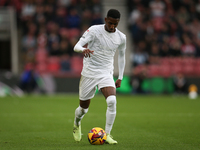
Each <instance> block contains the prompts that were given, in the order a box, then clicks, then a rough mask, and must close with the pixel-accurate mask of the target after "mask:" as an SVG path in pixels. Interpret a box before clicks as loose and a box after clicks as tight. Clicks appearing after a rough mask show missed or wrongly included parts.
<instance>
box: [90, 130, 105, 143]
mask: <svg viewBox="0 0 200 150" xmlns="http://www.w3.org/2000/svg"><path fill="white" fill-rule="evenodd" d="M106 139H107V136H106V132H105V131H104V130H103V129H102V128H99V127H95V128H92V129H91V130H90V132H89V133H88V141H89V142H90V144H92V145H103V144H104V143H105V141H106Z"/></svg>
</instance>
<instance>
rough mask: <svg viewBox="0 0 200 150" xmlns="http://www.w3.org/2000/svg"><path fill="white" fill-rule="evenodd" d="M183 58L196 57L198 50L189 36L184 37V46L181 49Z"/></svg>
mask: <svg viewBox="0 0 200 150" xmlns="http://www.w3.org/2000/svg"><path fill="white" fill-rule="evenodd" d="M181 52H182V55H183V56H193V57H194V56H195V53H196V48H195V46H194V45H193V43H192V41H191V39H190V38H189V37H188V36H187V35H185V34H184V35H183V45H182V47H181Z"/></svg>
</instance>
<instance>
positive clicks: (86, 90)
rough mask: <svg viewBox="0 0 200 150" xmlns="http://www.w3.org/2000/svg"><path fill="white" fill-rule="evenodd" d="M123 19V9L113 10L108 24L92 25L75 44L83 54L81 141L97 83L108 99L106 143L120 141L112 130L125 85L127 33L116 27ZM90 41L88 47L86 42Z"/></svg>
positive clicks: (78, 114)
mask: <svg viewBox="0 0 200 150" xmlns="http://www.w3.org/2000/svg"><path fill="white" fill-rule="evenodd" d="M119 21H120V12H119V11H118V10H116V9H110V10H109V11H108V12H107V16H106V17H105V24H101V25H94V26H91V27H90V28H89V29H88V30H87V31H85V33H84V34H83V35H82V37H81V38H80V40H79V41H78V42H77V43H76V45H75V46H74V51H75V52H79V53H82V54H83V55H84V59H83V69H82V72H81V79H80V84H79V99H80V104H79V106H78V108H77V109H76V110H75V119H74V129H73V136H74V139H75V141H80V140H81V120H82V118H83V117H84V115H85V114H86V113H87V112H88V108H89V105H90V100H91V99H92V98H93V97H94V95H95V91H96V86H97V87H98V90H100V91H101V92H102V94H103V95H104V97H105V99H106V102H107V111H106V125H105V132H106V134H107V140H106V143H108V144H117V141H115V140H114V139H113V138H112V136H111V135H110V132H111V130H112V127H113V123H114V120H115V116H116V103H117V102H116V88H119V87H120V86H121V81H122V79H123V73H124V68H125V49H126V35H125V34H123V33H122V32H120V31H119V30H118V29H117V28H116V27H117V25H118V23H119ZM86 44H87V48H85V47H84V45H86ZM116 50H118V51H119V53H118V54H119V55H118V66H119V76H118V79H117V80H116V82H114V79H113V70H114V66H113V62H114V55H115V52H116Z"/></svg>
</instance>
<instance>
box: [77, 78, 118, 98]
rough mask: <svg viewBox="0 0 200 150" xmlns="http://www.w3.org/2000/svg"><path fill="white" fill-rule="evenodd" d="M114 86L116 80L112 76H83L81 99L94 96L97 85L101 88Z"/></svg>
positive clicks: (80, 86)
mask: <svg viewBox="0 0 200 150" xmlns="http://www.w3.org/2000/svg"><path fill="white" fill-rule="evenodd" d="M110 86H111V87H114V88H116V86H115V81H114V79H113V77H112V76H107V77H102V78H88V77H85V76H81V79H80V83H79V99H80V100H88V99H91V98H93V97H94V95H95V92H96V87H98V90H100V89H101V88H103V87H110Z"/></svg>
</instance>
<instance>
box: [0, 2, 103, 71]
mask: <svg viewBox="0 0 200 150" xmlns="http://www.w3.org/2000/svg"><path fill="white" fill-rule="evenodd" d="M11 5H12V6H14V7H15V8H16V10H17V20H18V29H21V31H22V40H21V53H22V54H23V58H22V60H23V63H24V64H25V68H29V66H30V64H32V66H35V68H36V70H37V71H38V72H40V73H43V72H51V73H55V74H59V73H65V72H68V73H70V72H72V73H73V74H76V73H77V74H80V71H81V67H82V55H79V54H77V53H76V54H75V53H74V52H73V46H74V45H75V43H76V42H77V40H78V38H79V37H80V36H81V35H82V33H83V32H84V31H85V30H86V29H87V28H88V27H89V26H91V25H94V24H101V23H103V20H102V17H101V12H102V5H101V0H1V2H0V6H11Z"/></svg>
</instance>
